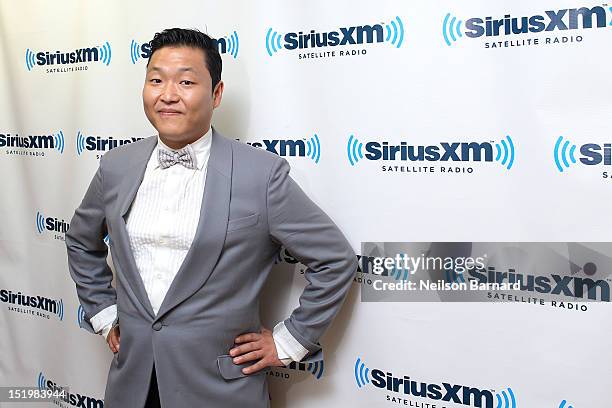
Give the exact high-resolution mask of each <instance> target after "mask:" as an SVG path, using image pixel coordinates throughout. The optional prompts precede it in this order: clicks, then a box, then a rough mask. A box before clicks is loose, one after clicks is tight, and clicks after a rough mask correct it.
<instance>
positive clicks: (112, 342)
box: [106, 324, 120, 353]
mask: <svg viewBox="0 0 612 408" xmlns="http://www.w3.org/2000/svg"><path fill="white" fill-rule="evenodd" d="M119 337H120V336H119V325H118V324H117V325H115V326H114V327H113V328H112V329H110V331H109V332H108V335H107V336H106V342H107V343H108V347H109V348H110V349H111V351H112V352H113V353H116V352H118V351H119Z"/></svg>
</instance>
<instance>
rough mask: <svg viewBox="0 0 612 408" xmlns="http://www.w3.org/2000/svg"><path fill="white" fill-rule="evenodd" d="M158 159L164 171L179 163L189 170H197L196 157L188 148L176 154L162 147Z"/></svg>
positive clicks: (158, 150) (158, 151)
mask: <svg viewBox="0 0 612 408" xmlns="http://www.w3.org/2000/svg"><path fill="white" fill-rule="evenodd" d="M157 158H158V159H159V165H160V166H161V168H162V169H167V168H168V167H170V166H174V165H175V164H177V163H180V164H182V165H183V166H185V167H187V168H188V169H195V168H196V160H195V155H194V154H193V151H192V150H191V149H189V148H188V147H187V146H185V147H183V148H182V149H180V150H178V151H176V152H174V151H170V150H168V149H164V148H161V147H160V148H158V149H157Z"/></svg>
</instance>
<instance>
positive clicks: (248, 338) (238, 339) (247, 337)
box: [234, 333, 261, 344]
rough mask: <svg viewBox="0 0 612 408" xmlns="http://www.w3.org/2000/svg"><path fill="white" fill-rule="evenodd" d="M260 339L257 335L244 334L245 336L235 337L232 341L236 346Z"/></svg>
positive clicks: (259, 335)
mask: <svg viewBox="0 0 612 408" xmlns="http://www.w3.org/2000/svg"><path fill="white" fill-rule="evenodd" d="M260 338H261V334H259V333H245V334H241V335H240V336H238V337H236V339H235V340H234V343H236V344H240V343H247V342H249V341H257V340H259V339H260Z"/></svg>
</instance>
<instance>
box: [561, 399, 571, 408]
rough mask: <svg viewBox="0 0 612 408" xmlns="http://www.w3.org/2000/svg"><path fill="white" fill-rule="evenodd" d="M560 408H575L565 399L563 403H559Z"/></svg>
mask: <svg viewBox="0 0 612 408" xmlns="http://www.w3.org/2000/svg"><path fill="white" fill-rule="evenodd" d="M559 408H574V407H573V406H572V405H567V401H566V400H563V401H561V404H559Z"/></svg>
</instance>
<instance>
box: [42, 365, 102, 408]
mask: <svg viewBox="0 0 612 408" xmlns="http://www.w3.org/2000/svg"><path fill="white" fill-rule="evenodd" d="M36 385H37V387H38V390H39V391H44V390H50V391H52V392H53V396H52V399H53V400H54V403H55V404H57V405H59V406H62V405H61V404H58V402H60V401H61V402H64V403H66V404H68V405H72V406H75V407H83V408H104V400H101V399H97V398H94V397H90V396H87V395H83V394H77V393H71V392H69V391H68V388H69V387H66V386H60V385H58V384H56V383H55V382H53V381H51V380H50V379H48V378H47V377H45V375H44V374H43V373H42V371H41V372H39V373H38V377H36Z"/></svg>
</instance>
